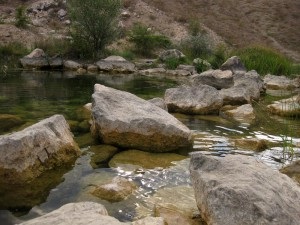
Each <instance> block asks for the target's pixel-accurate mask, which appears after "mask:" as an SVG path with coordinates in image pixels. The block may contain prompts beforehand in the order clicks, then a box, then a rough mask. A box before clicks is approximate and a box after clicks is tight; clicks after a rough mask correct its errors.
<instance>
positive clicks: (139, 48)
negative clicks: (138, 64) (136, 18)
mask: <svg viewBox="0 0 300 225" xmlns="http://www.w3.org/2000/svg"><path fill="white" fill-rule="evenodd" d="M129 40H130V41H131V42H133V43H134V45H135V51H136V52H137V53H138V54H141V55H144V56H150V55H151V54H152V53H153V51H154V50H155V49H157V48H167V47H169V46H170V45H171V41H170V39H169V38H167V37H166V36H163V35H156V34H153V32H152V31H151V30H149V29H148V28H147V27H146V26H144V25H142V24H139V23H138V24H135V25H134V26H133V28H132V30H131V32H130V34H129Z"/></svg>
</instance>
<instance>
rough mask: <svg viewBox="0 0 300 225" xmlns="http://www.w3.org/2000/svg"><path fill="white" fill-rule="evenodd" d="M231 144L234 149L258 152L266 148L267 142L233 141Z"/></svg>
mask: <svg viewBox="0 0 300 225" xmlns="http://www.w3.org/2000/svg"><path fill="white" fill-rule="evenodd" d="M233 142H234V145H235V146H236V147H238V148H239V149H240V148H241V149H244V150H253V151H257V152H260V151H263V150H265V149H267V148H268V142H267V141H266V140H260V139H256V138H247V139H235V140H233Z"/></svg>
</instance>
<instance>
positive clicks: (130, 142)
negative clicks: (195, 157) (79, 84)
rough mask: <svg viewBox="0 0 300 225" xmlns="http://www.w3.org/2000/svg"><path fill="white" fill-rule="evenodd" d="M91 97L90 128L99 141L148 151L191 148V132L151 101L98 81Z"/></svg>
mask: <svg viewBox="0 0 300 225" xmlns="http://www.w3.org/2000/svg"><path fill="white" fill-rule="evenodd" d="M92 97H93V106H92V119H93V124H92V127H91V130H92V133H93V135H94V136H98V137H99V138H100V139H101V140H102V142H103V143H105V144H109V145H114V146H119V147H122V148H127V149H130V148H131V149H139V150H144V151H150V152H167V151H172V150H176V149H179V148H189V147H191V144H192V138H191V131H190V130H189V129H188V128H187V127H186V126H185V125H183V124H182V123H181V122H180V121H178V120H177V119H176V118H175V117H173V116H172V115H170V114H169V113H167V112H166V111H165V110H163V109H161V108H159V107H157V106H155V105H153V104H152V103H149V102H147V101H146V100H143V99H141V98H139V97H137V96H135V95H133V94H130V93H128V92H124V91H119V90H116V89H113V88H109V87H105V86H103V85H100V84H96V85H95V92H94V94H93V96H92Z"/></svg>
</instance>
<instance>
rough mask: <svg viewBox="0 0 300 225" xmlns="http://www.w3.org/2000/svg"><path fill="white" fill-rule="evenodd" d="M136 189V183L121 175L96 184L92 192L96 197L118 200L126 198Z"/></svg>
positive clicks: (111, 200) (112, 200)
mask: <svg viewBox="0 0 300 225" xmlns="http://www.w3.org/2000/svg"><path fill="white" fill-rule="evenodd" d="M135 189H136V185H135V184H134V183H133V182H130V181H128V180H126V179H125V178H122V177H115V178H114V179H113V180H112V182H111V183H109V184H104V185H101V186H98V187H97V188H96V189H95V190H94V191H93V192H92V194H93V195H95V196H97V197H98V198H101V199H104V200H107V201H110V202H119V201H122V200H124V199H126V198H127V197H128V196H129V195H131V194H132V192H133V191H134V190H135Z"/></svg>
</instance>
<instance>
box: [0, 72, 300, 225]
mask: <svg viewBox="0 0 300 225" xmlns="http://www.w3.org/2000/svg"><path fill="white" fill-rule="evenodd" d="M183 82H185V80H181V79H178V78H166V77H146V76H140V75H108V74H98V75H91V74H88V75H74V74H72V73H62V72H26V71H15V72H10V73H9V74H0V115H1V114H10V115H15V116H18V117H19V118H20V119H21V120H22V125H21V126H19V127H15V128H14V129H13V130H9V131H7V130H6V131H3V130H2V131H1V133H0V134H4V133H7V132H12V131H14V130H18V129H22V128H23V127H26V126H29V125H31V124H33V123H35V122H37V121H39V120H41V119H44V118H47V117H50V116H52V115H54V114H62V115H64V116H65V118H66V119H67V120H68V122H70V123H72V122H74V121H75V122H80V121H81V118H80V116H79V115H78V111H80V109H82V106H83V105H85V104H86V103H88V102H91V95H92V93H93V86H94V84H95V83H100V84H103V85H106V86H109V87H113V88H116V89H119V90H124V91H128V92H131V93H133V94H136V95H138V96H139V97H141V98H144V99H150V98H154V97H163V95H164V92H165V90H166V89H167V88H171V87H175V86H177V85H179V84H181V83H183ZM274 99H276V98H272V97H270V96H265V97H263V99H262V101H260V102H259V103H257V104H255V110H256V113H257V119H256V121H255V123H254V124H251V125H249V124H239V123H236V122H233V121H229V120H225V119H222V118H220V117H218V116H187V115H180V114H174V116H176V117H177V118H178V119H179V120H181V121H182V122H183V123H184V124H186V125H187V126H188V127H189V128H190V129H191V130H192V131H193V132H194V136H195V139H194V140H195V141H194V148H193V150H194V151H202V152H203V153H204V154H216V155H219V156H224V155H225V154H246V155H253V157H257V158H260V159H262V160H263V161H264V162H265V163H266V164H268V165H270V166H271V167H272V168H274V169H279V168H281V167H282V166H283V164H286V163H289V161H285V160H283V158H282V156H283V155H282V144H281V143H280V142H281V141H282V135H283V134H289V135H290V136H291V140H292V141H293V142H294V144H297V143H298V144H299V143H300V120H299V118H298V119H294V118H290V119H289V118H281V117H277V116H270V115H269V114H267V112H266V111H265V108H264V105H266V104H268V103H270V101H271V100H274ZM0 127H1V124H0ZM0 130H1V129H0ZM86 132H87V131H85V130H84V129H81V130H80V129H75V130H74V132H73V133H74V135H75V138H76V140H81V139H82V137H85V135H87V134H86ZM237 138H258V139H265V140H268V141H269V142H271V143H272V144H271V147H269V148H268V149H266V150H265V151H263V152H259V153H256V152H253V151H245V150H241V149H238V148H237V147H235V146H234V145H233V144H232V139H237ZM83 142H84V141H83ZM81 150H82V151H83V152H84V154H83V155H82V156H81V157H80V158H79V159H78V160H77V161H76V163H75V164H74V166H73V167H72V168H59V169H57V170H55V171H52V172H51V171H50V172H49V173H47V174H46V175H45V177H41V178H40V181H36V182H35V183H33V184H30V185H27V186H26V185H25V186H21V187H14V186H12V187H1V186H0V221H1V224H13V223H16V222H19V221H22V220H27V219H30V218H33V217H36V216H38V215H42V214H44V213H46V212H49V211H52V210H53V209H56V208H59V207H60V206H62V205H64V204H66V203H69V202H76V201H87V200H89V201H96V202H100V203H102V204H104V205H105V206H106V208H107V209H108V211H109V214H110V215H113V216H115V217H117V218H118V219H120V220H122V221H130V220H132V219H133V218H134V217H136V216H137V212H136V210H135V208H136V207H140V208H144V211H143V213H145V212H147V210H148V211H149V212H150V211H151V210H150V208H151V206H149V204H148V203H147V201H146V200H147V199H148V198H149V197H150V196H153V194H154V193H156V192H157V191H158V190H160V189H162V188H172V187H178V186H190V180H189V175H188V164H189V159H188V151H183V150H182V151H180V152H177V154H180V155H183V156H186V157H187V158H186V159H185V160H182V161H178V162H175V163H174V164H173V166H170V167H167V168H153V169H147V170H146V169H144V170H133V169H131V168H126V167H124V168H123V167H119V168H109V167H108V165H102V166H101V167H99V168H93V167H92V166H91V163H90V161H91V157H92V156H93V153H91V152H90V151H89V150H90V145H89V144H85V145H84V144H82V148H81ZM293 150H294V151H295V155H294V160H295V159H297V158H299V149H298V148H297V147H294V148H293ZM116 175H119V176H122V177H125V178H127V179H130V180H133V181H134V182H135V183H137V184H138V186H139V188H138V190H137V191H136V193H135V194H134V195H133V196H131V197H129V198H128V199H127V200H125V201H122V202H117V203H109V202H107V201H104V200H101V199H98V198H96V197H94V196H92V195H90V192H89V189H90V186H91V185H98V184H103V183H105V182H107V181H108V180H110V179H111V178H112V177H114V176H116Z"/></svg>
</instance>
